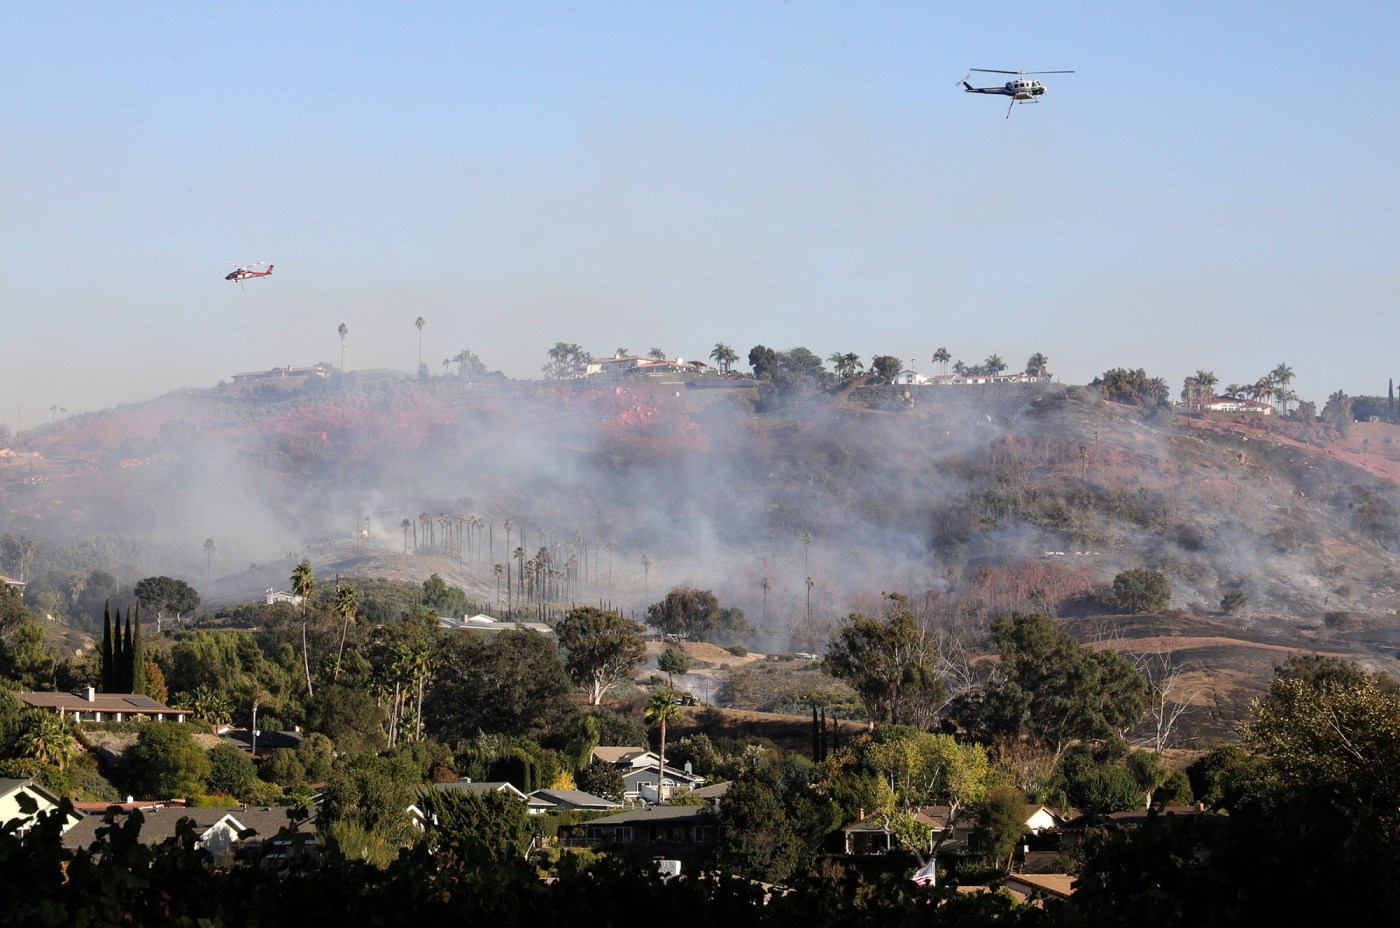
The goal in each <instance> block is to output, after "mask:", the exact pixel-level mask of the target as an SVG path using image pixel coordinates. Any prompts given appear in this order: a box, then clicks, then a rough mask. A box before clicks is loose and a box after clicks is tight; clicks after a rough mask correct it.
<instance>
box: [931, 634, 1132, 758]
mask: <svg viewBox="0 0 1400 928" xmlns="http://www.w3.org/2000/svg"><path fill="white" fill-rule="evenodd" d="M991 632H992V644H993V646H994V647H995V648H996V649H997V651H998V652H999V653H1000V655H1001V667H1000V671H1001V676H1000V678H999V679H995V680H992V681H989V682H988V683H986V684H985V685H983V686H982V687H980V688H978V689H976V690H973V691H970V692H968V693H966V694H963V695H962V696H960V697H959V698H958V699H957V700H956V701H955V703H954V706H953V707H952V714H953V715H954V717H956V718H957V719H958V721H959V722H961V723H962V724H963V725H964V726H966V727H967V728H969V730H971V731H973V732H975V733H976V734H978V735H979V736H980V737H982V738H985V739H1012V740H1016V739H1019V738H1022V737H1026V736H1029V737H1031V738H1035V739H1036V740H1038V741H1040V742H1041V743H1043V744H1045V745H1046V746H1047V748H1048V749H1049V750H1050V751H1051V752H1052V753H1053V754H1054V755H1055V756H1056V757H1058V756H1059V755H1060V754H1061V753H1063V751H1064V749H1065V748H1066V747H1067V746H1068V745H1069V744H1070V743H1072V742H1074V741H1104V740H1110V739H1115V738H1120V737H1121V736H1122V735H1123V733H1124V732H1126V731H1128V730H1129V729H1131V728H1132V727H1133V726H1134V725H1136V724H1137V723H1138V722H1139V721H1141V720H1142V717H1143V713H1144V712H1145V711H1146V706H1147V681H1146V680H1145V679H1144V678H1143V676H1142V674H1140V673H1138V672H1137V670H1136V669H1135V668H1134V667H1133V665H1132V663H1131V662H1130V661H1129V660H1128V659H1127V658H1125V657H1123V656H1122V655H1121V654H1117V653H1115V652H1112V651H1096V650H1093V649H1092V648H1086V647H1084V646H1083V645H1081V644H1080V643H1079V642H1078V641H1076V640H1075V639H1074V637H1073V636H1071V635H1068V634H1061V633H1060V632H1059V630H1058V629H1056V628H1055V624H1054V623H1053V622H1052V621H1051V620H1050V618H1049V617H1048V616H1044V615H1040V614H1035V613H1032V614H1029V615H1026V614H1021V613H1016V614H1013V615H1012V616H1010V617H1007V618H1001V619H998V620H996V621H995V622H993V623H992V627H991Z"/></svg>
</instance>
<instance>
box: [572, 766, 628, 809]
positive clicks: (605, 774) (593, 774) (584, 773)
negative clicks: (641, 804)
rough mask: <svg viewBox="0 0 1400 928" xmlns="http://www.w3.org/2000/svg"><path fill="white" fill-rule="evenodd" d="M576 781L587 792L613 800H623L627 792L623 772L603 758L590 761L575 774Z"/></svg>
mask: <svg viewBox="0 0 1400 928" xmlns="http://www.w3.org/2000/svg"><path fill="white" fill-rule="evenodd" d="M574 782H575V783H576V784H577V786H578V788H579V789H581V790H583V791H584V792H585V793H592V794H593V795H594V796H601V797H602V798H604V799H611V800H612V801H613V802H621V801H622V797H623V794H624V793H626V792H627V783H626V781H625V780H623V778H622V774H621V773H619V772H618V770H617V768H616V767H614V766H613V765H612V764H609V763H606V762H604V761H601V760H592V761H589V762H588V764H587V765H586V766H585V767H584V768H583V769H582V770H580V771H579V772H578V773H577V774H575V775H574Z"/></svg>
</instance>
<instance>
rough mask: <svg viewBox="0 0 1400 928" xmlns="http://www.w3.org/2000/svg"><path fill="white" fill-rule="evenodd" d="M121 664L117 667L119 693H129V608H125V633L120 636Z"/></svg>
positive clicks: (130, 647) (130, 646)
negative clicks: (119, 685)
mask: <svg viewBox="0 0 1400 928" xmlns="http://www.w3.org/2000/svg"><path fill="white" fill-rule="evenodd" d="M122 639H123V640H122V662H121V663H120V664H118V665H117V673H118V675H119V676H120V677H121V679H120V680H118V681H117V682H118V683H120V684H121V690H120V692H123V693H130V692H131V649H132V645H131V607H130V606H127V607H126V631H125V632H124V633H123V635H122Z"/></svg>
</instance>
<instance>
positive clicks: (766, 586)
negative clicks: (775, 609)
mask: <svg viewBox="0 0 1400 928" xmlns="http://www.w3.org/2000/svg"><path fill="white" fill-rule="evenodd" d="M758 585H759V587H760V588H761V589H762V590H763V624H764V626H765V627H766V626H767V625H768V591H769V590H771V589H772V588H773V581H771V580H769V579H768V578H767V577H764V578H763V579H762V580H760V581H758Z"/></svg>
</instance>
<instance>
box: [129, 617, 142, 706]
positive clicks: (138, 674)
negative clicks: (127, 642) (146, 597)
mask: <svg viewBox="0 0 1400 928" xmlns="http://www.w3.org/2000/svg"><path fill="white" fill-rule="evenodd" d="M131 624H132V631H131V689H129V690H127V692H128V693H144V692H146V649H145V648H143V647H142V646H141V603H140V602H137V604H136V618H135V619H134V620H133V621H132V623H131Z"/></svg>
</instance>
